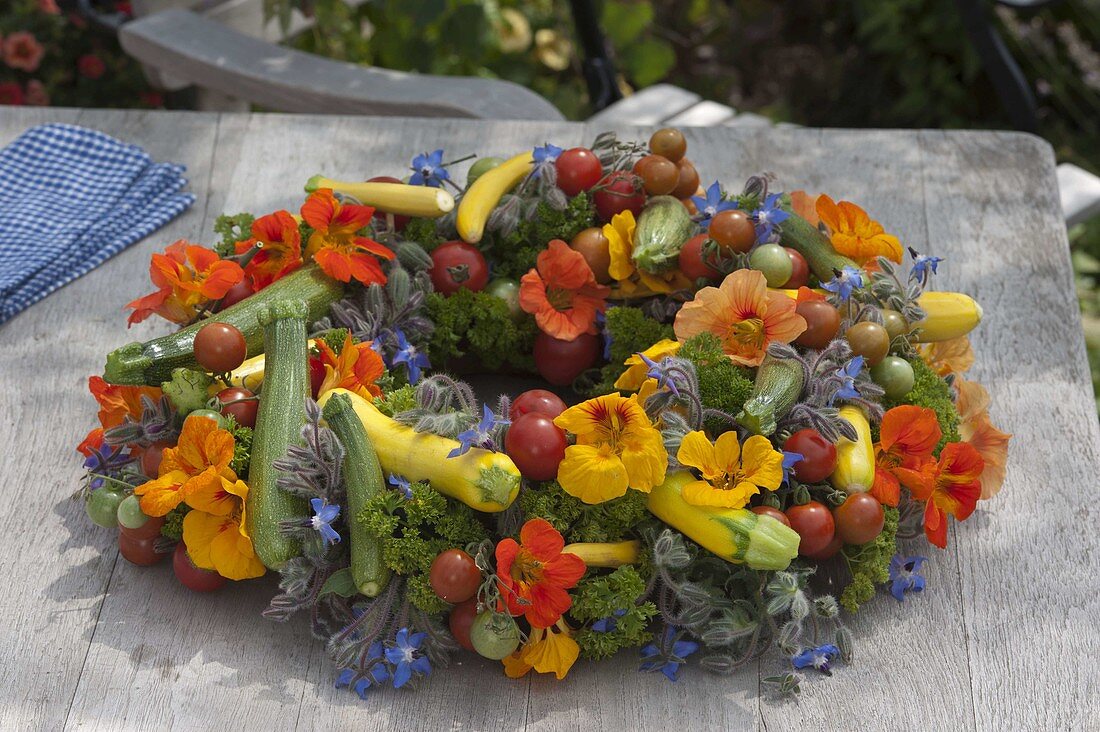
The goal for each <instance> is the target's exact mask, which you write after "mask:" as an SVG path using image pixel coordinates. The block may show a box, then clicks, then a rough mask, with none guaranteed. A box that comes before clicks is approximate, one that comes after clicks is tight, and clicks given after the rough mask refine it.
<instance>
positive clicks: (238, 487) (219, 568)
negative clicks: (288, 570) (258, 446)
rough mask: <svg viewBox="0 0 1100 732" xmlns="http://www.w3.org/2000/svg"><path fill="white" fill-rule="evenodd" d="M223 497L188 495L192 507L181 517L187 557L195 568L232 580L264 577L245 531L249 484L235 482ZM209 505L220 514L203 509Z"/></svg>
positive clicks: (259, 562) (261, 564)
mask: <svg viewBox="0 0 1100 732" xmlns="http://www.w3.org/2000/svg"><path fill="white" fill-rule="evenodd" d="M226 493H227V494H228V495H227V496H226V497H225V498H222V497H221V496H220V495H218V496H211V497H209V498H210V500H209V501H207V500H206V498H207V497H200V496H198V495H193V496H188V499H187V502H188V505H192V502H194V505H195V508H194V509H193V510H191V511H188V513H187V515H186V516H184V517H183V543H184V545H185V546H186V547H187V555H188V556H189V557H190V558H191V561H192V562H193V563H194V565H195V566H196V567H199V568H200V569H212V570H214V571H216V572H217V573H218V574H220V575H221V576H222V577H225V578H227V579H231V580H243V579H251V578H253V577H261V576H263V574H264V572H265V571H266V569H265V568H264V565H263V562H261V561H260V560H259V558H258V557H257V556H256V551H255V549H254V548H253V547H252V539H251V538H250V537H249V535H248V531H247V530H246V529H245V509H244V501H245V499H246V498H248V485H247V484H245V483H244V481H240V480H238V481H237V482H236V483H234V484H232V485H230V486H229V487H228V488H227V489H226ZM207 505H211V507H213V508H216V509H218V510H219V511H220V512H219V513H211V512H208V511H205V510H202V509H201V508H200V506H207Z"/></svg>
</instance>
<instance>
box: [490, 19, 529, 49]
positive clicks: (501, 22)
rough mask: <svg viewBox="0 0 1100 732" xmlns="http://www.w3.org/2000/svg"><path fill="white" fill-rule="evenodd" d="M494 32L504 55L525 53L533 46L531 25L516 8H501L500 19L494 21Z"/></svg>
mask: <svg viewBox="0 0 1100 732" xmlns="http://www.w3.org/2000/svg"><path fill="white" fill-rule="evenodd" d="M493 30H494V31H496V34H497V43H498V44H499V45H500V50H501V51H502V52H504V53H523V52H524V51H526V50H527V49H528V48H530V46H531V24H530V23H529V22H527V16H525V15H524V14H523V13H521V12H520V11H518V10H516V9H515V8H501V9H500V17H499V18H498V19H497V20H494V21H493Z"/></svg>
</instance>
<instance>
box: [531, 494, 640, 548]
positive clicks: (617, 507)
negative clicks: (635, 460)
mask: <svg viewBox="0 0 1100 732" xmlns="http://www.w3.org/2000/svg"><path fill="white" fill-rule="evenodd" d="M519 501H520V508H522V509H523V514H524V517H525V518H526V519H528V520H529V519H532V518H535V517H539V518H544V519H546V520H547V521H549V522H550V523H551V524H552V525H553V527H554V528H555V529H557V530H558V531H560V532H561V533H562V535H563V536H564V537H565V540H566V542H578V541H596V542H602V541H619V540H621V539H625V538H629V537H632V536H634V533H635V532H634V529H635V527H637V526H638V525H639V524H640V523H642V522H643V521H645V520H646V519H648V518H649V512H648V510H647V509H646V496H645V494H644V493H642V492H640V491H633V490H628V491H627V492H626V494H624V495H623V496H622V497H620V498H614V499H612V500H610V501H605V502H604V503H597V504H595V505H589V504H587V503H584V502H583V501H581V500H580V499H579V498H574V497H573V496H571V495H569V494H568V493H566V492H565V491H563V490H562V489H561V486H559V485H558V484H557V483H556V482H548V483H542V484H539V485H537V486H529V487H526V488H524V489H523V490H522V491H521V492H520V495H519Z"/></svg>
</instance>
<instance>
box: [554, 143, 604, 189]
mask: <svg viewBox="0 0 1100 732" xmlns="http://www.w3.org/2000/svg"><path fill="white" fill-rule="evenodd" d="M554 167H555V168H557V171H558V188H560V189H561V190H562V193H564V194H565V195H567V196H575V195H577V194H578V193H580V192H581V191H587V190H588V189H589V188H591V187H593V186H594V185H596V184H597V183H599V182H600V178H602V177H603V165H602V164H601V163H600V159H599V158H598V157H596V153H594V152H592V151H591V150H589V149H588V148H586V147H574V148H572V149H569V150H566V151H565V152H563V153H562V154H561V155H559V156H558V159H557V161H556V162H555V163H554Z"/></svg>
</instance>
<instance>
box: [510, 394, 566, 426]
mask: <svg viewBox="0 0 1100 732" xmlns="http://www.w3.org/2000/svg"><path fill="white" fill-rule="evenodd" d="M564 411H565V402H563V401H562V400H561V397H559V396H558V395H557V394H555V393H554V392H552V391H547V390H546V389H529V390H527V391H525V392H523V393H522V394H520V395H519V396H518V397H516V398H515V399H513V400H512V408H511V409H510V410H508V419H510V420H512V421H513V422H515V421H516V420H517V419H519V418H520V417H522V416H523V415H525V414H528V413H530V412H534V413H536V414H545V415H546V416H547V417H549V418H550V419H553V418H554V417H557V416H558V415H559V414H561V413H562V412H564Z"/></svg>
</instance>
